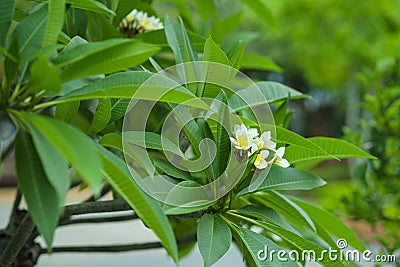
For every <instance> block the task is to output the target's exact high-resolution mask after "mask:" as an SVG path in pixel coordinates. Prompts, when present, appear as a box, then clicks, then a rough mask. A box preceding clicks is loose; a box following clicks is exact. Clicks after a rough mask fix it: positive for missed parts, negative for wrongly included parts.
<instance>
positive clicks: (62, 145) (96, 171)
mask: <svg viewBox="0 0 400 267" xmlns="http://www.w3.org/2000/svg"><path fill="white" fill-rule="evenodd" d="M18 116H19V117H20V118H22V119H23V120H26V121H27V122H29V123H30V124H32V125H33V126H34V127H35V129H36V130H37V131H38V132H39V133H41V134H42V135H43V136H44V137H45V138H46V139H47V140H48V141H49V142H50V143H51V144H52V146H53V147H54V148H55V149H56V150H57V151H58V153H60V154H61V155H62V156H63V157H64V158H65V159H66V160H68V162H69V163H70V164H71V165H72V167H74V169H75V170H76V172H77V173H78V174H79V175H80V176H81V177H82V178H83V179H84V180H85V181H86V182H87V183H88V184H89V186H90V187H91V188H92V189H93V190H94V191H97V190H99V189H100V185H101V183H102V176H101V172H100V169H101V164H100V160H99V157H98V155H97V152H96V148H95V144H94V143H93V141H92V140H91V139H89V138H88V137H87V136H85V135H84V134H83V133H81V132H79V131H78V130H76V129H75V128H73V127H71V126H69V125H67V124H65V123H62V122H60V121H57V120H54V119H50V118H46V117H43V116H40V115H36V114H34V113H18Z"/></svg>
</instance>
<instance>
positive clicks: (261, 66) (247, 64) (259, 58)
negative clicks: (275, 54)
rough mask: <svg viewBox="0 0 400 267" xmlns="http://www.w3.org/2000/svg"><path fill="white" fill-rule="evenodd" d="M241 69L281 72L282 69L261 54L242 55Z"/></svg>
mask: <svg viewBox="0 0 400 267" xmlns="http://www.w3.org/2000/svg"><path fill="white" fill-rule="evenodd" d="M242 68H245V69H256V70H267V71H275V72H282V68H281V67H279V66H278V65H277V64H276V63H275V62H274V61H273V60H272V59H270V58H268V57H266V56H264V55H261V54H252V53H250V54H245V55H244V57H243V63H242Z"/></svg>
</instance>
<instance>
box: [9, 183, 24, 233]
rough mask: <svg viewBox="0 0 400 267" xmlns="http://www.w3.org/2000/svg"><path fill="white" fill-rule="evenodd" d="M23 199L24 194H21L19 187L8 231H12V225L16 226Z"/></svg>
mask: <svg viewBox="0 0 400 267" xmlns="http://www.w3.org/2000/svg"><path fill="white" fill-rule="evenodd" d="M21 199H22V194H21V191H20V190H19V188H18V187H17V191H16V195H15V200H14V204H13V207H12V210H11V215H10V220H9V222H8V226H7V228H8V229H10V228H11V227H12V225H13V224H14V218H15V216H16V214H17V212H18V207H19V204H20V203H21Z"/></svg>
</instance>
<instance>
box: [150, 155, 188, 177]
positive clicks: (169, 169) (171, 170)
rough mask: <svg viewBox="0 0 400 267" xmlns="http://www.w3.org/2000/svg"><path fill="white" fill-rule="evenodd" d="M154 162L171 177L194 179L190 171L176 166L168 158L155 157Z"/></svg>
mask: <svg viewBox="0 0 400 267" xmlns="http://www.w3.org/2000/svg"><path fill="white" fill-rule="evenodd" d="M153 163H154V166H155V167H156V168H158V169H160V170H161V171H163V172H165V173H166V174H168V175H169V176H171V177H174V178H180V179H185V180H193V178H192V176H191V175H190V173H189V172H186V171H184V170H181V169H179V168H177V167H175V166H174V165H172V164H171V163H169V162H168V161H166V160H163V159H158V158H153Z"/></svg>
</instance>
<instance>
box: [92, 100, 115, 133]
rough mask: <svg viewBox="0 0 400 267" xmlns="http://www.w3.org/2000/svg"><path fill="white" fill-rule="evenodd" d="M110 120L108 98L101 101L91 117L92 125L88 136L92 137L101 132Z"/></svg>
mask: <svg viewBox="0 0 400 267" xmlns="http://www.w3.org/2000/svg"><path fill="white" fill-rule="evenodd" d="M110 118H111V100H110V99H109V98H105V99H101V100H100V101H99V104H98V105H97V109H96V111H95V113H94V115H93V121H92V125H91V127H90V129H89V132H88V135H89V136H92V135H94V134H96V133H98V132H100V131H101V130H103V129H104V128H105V127H106V126H107V125H108V122H109V121H110Z"/></svg>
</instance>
